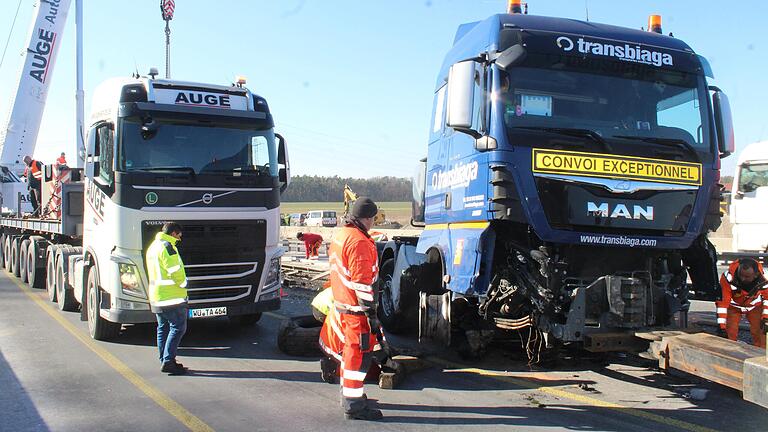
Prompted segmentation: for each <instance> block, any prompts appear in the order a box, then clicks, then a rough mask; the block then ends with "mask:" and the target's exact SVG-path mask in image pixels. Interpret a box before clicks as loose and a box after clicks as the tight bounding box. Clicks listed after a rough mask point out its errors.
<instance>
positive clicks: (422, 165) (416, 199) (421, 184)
mask: <svg viewBox="0 0 768 432" xmlns="http://www.w3.org/2000/svg"><path fill="white" fill-rule="evenodd" d="M411 185H412V188H413V189H412V192H413V194H412V197H411V225H413V226H416V227H423V226H424V225H425V223H424V209H425V202H426V201H425V192H426V189H427V159H426V158H424V159H421V160H420V161H419V165H418V167H417V168H416V172H415V173H414V175H413V180H411Z"/></svg>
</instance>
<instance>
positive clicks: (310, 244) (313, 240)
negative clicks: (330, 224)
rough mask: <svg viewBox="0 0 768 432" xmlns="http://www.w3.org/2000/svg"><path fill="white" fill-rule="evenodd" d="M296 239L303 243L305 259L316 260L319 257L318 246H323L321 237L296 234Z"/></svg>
mask: <svg viewBox="0 0 768 432" xmlns="http://www.w3.org/2000/svg"><path fill="white" fill-rule="evenodd" d="M296 238H297V239H299V240H301V241H303V242H304V249H305V250H306V251H307V255H306V257H307V259H311V260H316V259H318V256H319V251H320V246H322V245H323V236H321V235H320V234H313V233H302V232H300V233H297V234H296Z"/></svg>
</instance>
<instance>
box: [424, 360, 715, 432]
mask: <svg viewBox="0 0 768 432" xmlns="http://www.w3.org/2000/svg"><path fill="white" fill-rule="evenodd" d="M426 360H427V361H428V362H431V363H434V364H436V365H438V366H442V367H450V368H453V369H455V371H456V372H467V373H474V374H477V375H481V376H486V377H489V378H492V379H495V380H497V381H503V382H507V383H509V384H513V385H515V386H518V387H522V388H527V389H531V390H535V391H538V392H541V393H545V394H549V395H551V396H556V397H559V398H563V399H570V400H573V401H576V402H581V403H583V404H587V405H590V406H594V407H599V408H608V409H611V410H616V411H619V412H621V413H622V414H628V415H631V416H633V417H640V418H643V419H646V420H651V421H654V422H656V423H659V424H663V425H667V426H674V427H676V428H679V429H682V430H687V431H691V432H718V431H717V430H716V429H710V428H708V427H705V426H701V425H697V424H693V423H688V422H686V421H683V420H678V419H674V418H671V417H665V416H662V415H658V414H653V413H649V412H646V411H643V410H641V409H636V408H630V407H628V406H625V405H620V404H616V403H613V402H607V401H603V400H600V399H596V398H593V397H589V396H585V395H581V394H577V393H572V392H569V391H565V390H563V389H559V388H554V387H543V386H539V385H537V384H536V383H534V382H531V381H529V380H528V379H525V378H517V377H513V376H509V375H507V374H505V373H504V372H495V371H489V370H485V369H478V368H465V367H463V366H462V365H460V364H458V363H453V362H451V361H448V360H444V359H441V358H438V357H428V358H427V359H426Z"/></svg>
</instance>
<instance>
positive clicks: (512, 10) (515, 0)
mask: <svg viewBox="0 0 768 432" xmlns="http://www.w3.org/2000/svg"><path fill="white" fill-rule="evenodd" d="M507 13H508V14H516V15H518V14H521V13H523V1H522V0H509V4H508V5H507Z"/></svg>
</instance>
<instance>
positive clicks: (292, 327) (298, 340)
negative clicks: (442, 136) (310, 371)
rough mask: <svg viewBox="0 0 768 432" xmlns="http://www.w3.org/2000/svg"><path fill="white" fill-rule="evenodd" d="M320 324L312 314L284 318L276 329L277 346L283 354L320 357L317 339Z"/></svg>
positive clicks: (321, 353) (320, 352)
mask: <svg viewBox="0 0 768 432" xmlns="http://www.w3.org/2000/svg"><path fill="white" fill-rule="evenodd" d="M321 327H322V324H321V323H320V322H318V321H317V320H316V319H315V317H314V316H312V315H303V316H297V317H293V318H289V319H285V320H283V321H282V322H281V323H280V328H279V329H278V331H277V347H278V348H279V349H280V351H282V352H284V353H285V354H288V355H292V356H298V357H320V356H322V355H323V352H322V351H321V350H320V344H319V343H318V340H319V338H320V330H321Z"/></svg>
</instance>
